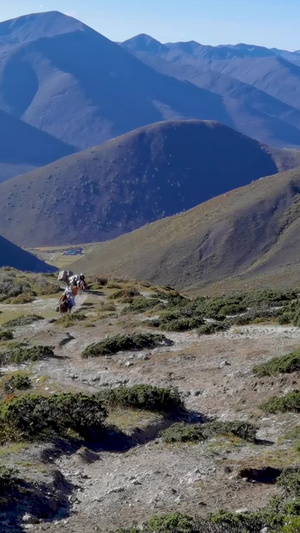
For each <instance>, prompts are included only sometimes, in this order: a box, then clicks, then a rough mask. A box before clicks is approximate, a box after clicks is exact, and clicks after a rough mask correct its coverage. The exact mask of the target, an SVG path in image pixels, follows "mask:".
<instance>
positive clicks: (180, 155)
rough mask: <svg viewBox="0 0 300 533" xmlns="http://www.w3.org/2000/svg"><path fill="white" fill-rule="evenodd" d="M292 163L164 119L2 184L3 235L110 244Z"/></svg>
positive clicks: (250, 144)
mask: <svg viewBox="0 0 300 533" xmlns="http://www.w3.org/2000/svg"><path fill="white" fill-rule="evenodd" d="M298 162H299V164H300V153H298V152H292V151H288V150H279V149H278V150H273V149H271V148H269V147H267V146H265V145H261V144H260V143H258V142H257V141H255V140H253V139H250V138H248V137H245V136H244V135H242V134H241V133H238V132H236V131H235V130H232V129H231V128H228V127H227V126H224V125H222V124H219V123H217V122H212V121H207V122H205V121H197V120H190V121H180V120H178V121H174V120H173V121H164V122H161V123H156V124H152V125H149V126H145V127H143V128H140V129H138V130H134V131H133V132H130V133H128V134H125V135H123V136H121V137H117V138H116V139H113V140H111V141H108V142H107V143H104V144H102V145H100V146H98V147H94V148H92V149H88V150H85V151H83V152H79V153H76V154H74V155H71V156H69V157H67V158H63V159H61V160H60V161H58V162H55V163H52V164H50V165H48V166H46V167H43V168H42V169H36V170H35V171H33V172H32V173H28V174H25V175H23V176H18V177H16V178H13V179H12V180H9V181H8V182H5V183H3V184H1V185H0V224H1V228H2V230H1V231H2V233H3V235H4V236H5V237H6V238H9V239H10V240H13V241H14V242H16V243H17V244H19V245H25V246H46V245H59V244H75V243H77V244H78V243H84V242H97V241H102V240H108V239H111V238H114V237H117V236H118V235H120V234H122V233H125V232H128V231H132V230H134V229H136V228H137V227H139V226H142V225H144V224H146V223H149V222H152V221H153V220H157V219H159V218H162V217H164V216H168V215H173V214H175V213H178V212H181V211H183V210H186V209H189V208H190V207H193V206H195V205H197V204H199V203H200V202H203V201H205V200H207V199H208V198H212V197H214V196H216V195H217V194H220V193H222V192H226V191H228V190H230V189H233V188H235V187H237V186H240V185H242V184H246V183H249V182H251V181H252V180H255V179H258V178H260V177H261V176H266V175H270V174H274V173H275V172H277V171H278V170H282V169H288V168H293V167H295V166H296V165H297V164H298Z"/></svg>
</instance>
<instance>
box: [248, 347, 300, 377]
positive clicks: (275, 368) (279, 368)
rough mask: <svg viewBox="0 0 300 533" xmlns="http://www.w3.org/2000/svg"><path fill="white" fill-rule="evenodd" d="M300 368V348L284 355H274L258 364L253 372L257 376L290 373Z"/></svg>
mask: <svg viewBox="0 0 300 533" xmlns="http://www.w3.org/2000/svg"><path fill="white" fill-rule="evenodd" d="M297 370H300V350H296V351H295V352H292V353H290V354H288V355H283V356H282V357H274V358H273V359H271V360H270V361H267V362H266V363H262V364H260V365H256V366H255V367H254V368H253V372H254V374H255V375H256V376H257V377H264V376H273V375H276V374H288V373H291V372H295V371H297Z"/></svg>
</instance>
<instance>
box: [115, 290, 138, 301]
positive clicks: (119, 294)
mask: <svg viewBox="0 0 300 533" xmlns="http://www.w3.org/2000/svg"><path fill="white" fill-rule="evenodd" d="M136 296H141V294H140V292H139V291H138V290H137V289H136V288H135V287H127V288H126V289H120V290H118V291H116V292H114V293H113V294H111V295H110V296H109V299H110V300H124V299H127V298H135V297H136Z"/></svg>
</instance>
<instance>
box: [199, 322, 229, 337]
mask: <svg viewBox="0 0 300 533" xmlns="http://www.w3.org/2000/svg"><path fill="white" fill-rule="evenodd" d="M230 327H231V326H230V324H229V323H225V322H223V323H222V322H206V323H205V324H203V326H200V328H198V330H197V333H198V335H213V334H214V333H218V332H220V331H226V330H227V329H229V328H230Z"/></svg>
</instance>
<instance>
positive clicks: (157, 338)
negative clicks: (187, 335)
mask: <svg viewBox="0 0 300 533" xmlns="http://www.w3.org/2000/svg"><path fill="white" fill-rule="evenodd" d="M170 344H172V342H171V341H170V340H168V339H167V338H166V337H165V336H164V335H153V334H152V333H134V334H133V335H115V336H114V337H108V338H107V339H105V340H103V341H100V342H96V343H93V344H90V345H89V346H87V348H85V350H84V351H83V352H82V357H83V358H86V357H99V356H103V355H113V354H115V353H117V352H121V351H128V350H143V349H144V348H154V347H155V346H163V345H170Z"/></svg>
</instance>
